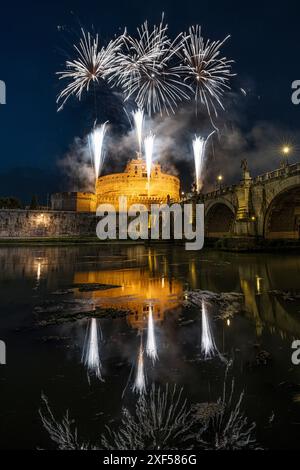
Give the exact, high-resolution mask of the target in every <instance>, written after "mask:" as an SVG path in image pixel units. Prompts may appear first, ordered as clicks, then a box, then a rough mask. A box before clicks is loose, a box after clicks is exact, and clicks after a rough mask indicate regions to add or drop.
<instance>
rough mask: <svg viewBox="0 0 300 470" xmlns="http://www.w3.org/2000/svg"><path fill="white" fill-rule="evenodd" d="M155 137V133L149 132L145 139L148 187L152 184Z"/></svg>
mask: <svg viewBox="0 0 300 470" xmlns="http://www.w3.org/2000/svg"><path fill="white" fill-rule="evenodd" d="M154 139H155V136H154V135H153V134H149V135H148V137H146V138H145V141H144V147H145V158H146V168H147V177H148V188H149V186H150V177H151V170H152V159H153V147H154Z"/></svg>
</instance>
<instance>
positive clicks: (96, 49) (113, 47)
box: [56, 29, 122, 111]
mask: <svg viewBox="0 0 300 470" xmlns="http://www.w3.org/2000/svg"><path fill="white" fill-rule="evenodd" d="M121 45H122V42H121V38H116V39H114V40H111V41H110V42H109V43H108V45H107V46H106V47H100V46H99V37H98V35H96V36H95V37H93V36H92V35H91V34H90V33H89V32H85V31H84V29H81V38H80V41H79V44H78V45H75V44H74V46H73V47H74V52H75V54H76V57H75V58H74V59H73V60H67V61H66V68H65V70H63V71H62V72H57V75H59V80H65V79H67V80H68V81H69V83H68V84H67V86H66V87H65V88H64V89H63V90H62V91H61V93H60V94H59V95H58V97H57V101H56V102H57V103H58V104H59V103H61V104H60V105H59V108H58V111H60V110H62V109H63V107H64V104H65V103H66V101H67V100H68V99H69V98H70V97H71V96H73V95H74V96H76V98H78V99H79V100H81V96H82V93H83V91H89V89H90V86H91V84H94V85H95V84H96V83H98V82H99V81H100V80H101V79H103V80H106V79H108V77H109V76H110V75H111V74H112V73H114V71H115V70H116V68H117V67H118V59H117V51H118V50H119V49H120V48H121Z"/></svg>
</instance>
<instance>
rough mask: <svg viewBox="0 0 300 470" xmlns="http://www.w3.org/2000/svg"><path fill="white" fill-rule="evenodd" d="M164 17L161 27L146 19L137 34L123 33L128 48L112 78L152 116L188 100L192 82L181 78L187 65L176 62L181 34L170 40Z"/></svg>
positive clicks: (120, 58) (126, 97) (122, 53)
mask: <svg viewBox="0 0 300 470" xmlns="http://www.w3.org/2000/svg"><path fill="white" fill-rule="evenodd" d="M167 30H168V26H167V25H164V17H163V16H162V20H161V22H160V24H159V25H158V26H156V25H155V26H153V28H152V29H151V28H149V25H148V23H147V21H146V22H145V23H144V24H143V25H141V26H140V27H139V28H138V29H137V33H138V35H137V36H138V37H137V38H134V37H132V36H129V35H125V36H124V45H125V48H126V51H124V52H120V53H119V54H118V58H119V61H120V62H119V66H118V68H117V71H116V73H115V74H113V77H112V80H114V81H115V83H116V84H117V85H120V86H121V87H122V88H123V92H124V95H125V101H127V100H129V99H130V98H133V99H134V100H135V102H136V103H137V105H138V106H139V107H140V108H142V109H144V110H145V111H146V112H147V113H148V114H149V115H151V114H152V113H156V112H159V113H160V114H162V113H163V112H166V113H167V114H169V113H170V112H173V113H174V112H175V109H176V107H177V105H178V102H180V101H183V100H188V99H190V98H189V95H188V93H187V92H188V91H191V89H190V87H189V85H187V84H185V83H184V80H183V79H182V78H181V76H182V74H183V71H184V70H185V67H184V66H182V64H180V65H177V64H174V59H176V57H178V55H179V51H180V49H181V47H182V45H181V42H180V39H181V34H180V35H179V36H177V37H176V38H175V40H174V41H171V40H170V39H169V37H168V35H167Z"/></svg>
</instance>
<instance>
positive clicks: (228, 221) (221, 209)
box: [205, 199, 236, 238]
mask: <svg viewBox="0 0 300 470" xmlns="http://www.w3.org/2000/svg"><path fill="white" fill-rule="evenodd" d="M235 214H236V209H235V207H234V206H233V205H232V204H231V203H230V202H229V201H227V200H226V199H219V200H216V201H213V202H212V203H211V204H209V205H208V206H207V207H206V210H205V235H206V237H208V238H222V237H226V236H228V235H229V234H230V233H231V230H232V227H233V224H234V221H235Z"/></svg>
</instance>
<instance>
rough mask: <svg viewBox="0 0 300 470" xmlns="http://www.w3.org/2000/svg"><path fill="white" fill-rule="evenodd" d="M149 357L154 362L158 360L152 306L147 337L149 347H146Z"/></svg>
mask: <svg viewBox="0 0 300 470" xmlns="http://www.w3.org/2000/svg"><path fill="white" fill-rule="evenodd" d="M146 352H147V356H148V357H150V358H151V359H152V362H155V361H156V360H157V359H158V355H157V347H156V339H155V330H154V320H153V312H152V306H151V305H150V307H149V315H148V336H147V347H146Z"/></svg>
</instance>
